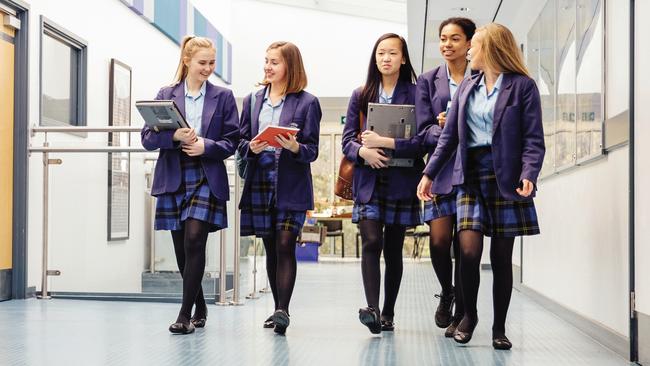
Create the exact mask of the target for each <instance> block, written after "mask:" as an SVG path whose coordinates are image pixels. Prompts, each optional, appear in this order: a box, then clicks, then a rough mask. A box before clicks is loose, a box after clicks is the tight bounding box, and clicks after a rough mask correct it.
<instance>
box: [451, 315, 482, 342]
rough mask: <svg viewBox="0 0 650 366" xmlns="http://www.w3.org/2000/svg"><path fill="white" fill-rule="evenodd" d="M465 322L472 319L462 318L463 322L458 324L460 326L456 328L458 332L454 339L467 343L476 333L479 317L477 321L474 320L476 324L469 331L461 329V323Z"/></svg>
mask: <svg viewBox="0 0 650 366" xmlns="http://www.w3.org/2000/svg"><path fill="white" fill-rule="evenodd" d="M464 322H470V320H468V319H467V318H463V320H461V322H460V323H459V324H458V327H457V328H456V333H454V340H455V341H456V342H458V343H461V344H465V343H467V342H469V341H470V340H471V339H472V335H473V334H474V329H476V325H477V324H478V319H476V322H474V325H473V326H472V327H471V329H470V330H468V331H462V330H460V329H459V328H460V326H461V324H463V323H464Z"/></svg>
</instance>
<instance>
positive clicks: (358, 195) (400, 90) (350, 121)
mask: <svg viewBox="0 0 650 366" xmlns="http://www.w3.org/2000/svg"><path fill="white" fill-rule="evenodd" d="M362 90H363V88H358V89H356V90H354V91H353V92H352V97H350V104H349V105H348V113H347V116H346V117H345V127H344V128H343V139H342V141H341V145H342V147H343V154H344V155H345V158H346V159H348V160H350V161H352V162H355V163H356V164H355V168H354V178H353V181H352V196H353V199H354V202H356V203H368V202H369V201H370V198H371V197H372V193H373V192H374V190H375V181H376V180H377V169H373V168H371V167H370V166H368V165H365V164H364V160H363V158H362V157H361V156H359V149H360V148H361V141H359V140H358V139H357V134H358V133H359V108H360V99H361V91H362ZM375 102H377V101H375ZM392 104H415V85H413V84H411V83H406V82H401V81H400V82H398V83H397V85H396V86H395V90H394V91H393V99H392ZM366 114H367V111H364V115H366ZM364 123H365V121H364ZM364 130H365V126H364ZM393 156H394V157H396V158H413V159H415V164H414V166H413V167H412V168H397V167H391V168H386V169H385V170H386V174H387V176H388V192H389V193H388V196H387V197H386V198H389V199H408V198H412V197H415V195H416V188H417V185H418V183H419V182H420V178H421V177H422V173H421V172H422V168H423V167H424V161H423V160H422V157H423V156H424V150H423V149H422V144H421V141H420V137H419V136H418V135H415V136H413V137H411V138H410V139H395V152H394V155H393Z"/></svg>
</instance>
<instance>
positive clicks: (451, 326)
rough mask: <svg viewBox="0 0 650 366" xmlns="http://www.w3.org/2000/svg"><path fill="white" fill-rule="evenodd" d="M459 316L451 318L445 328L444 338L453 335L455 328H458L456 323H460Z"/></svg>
mask: <svg viewBox="0 0 650 366" xmlns="http://www.w3.org/2000/svg"><path fill="white" fill-rule="evenodd" d="M461 319H462V317H461V318H454V320H452V322H451V324H449V326H448V327H447V329H445V338H452V337H453V336H454V333H456V328H458V324H460V320H461Z"/></svg>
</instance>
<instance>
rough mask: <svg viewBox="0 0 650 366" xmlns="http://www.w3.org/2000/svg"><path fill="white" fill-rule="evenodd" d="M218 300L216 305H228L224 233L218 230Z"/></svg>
mask: <svg viewBox="0 0 650 366" xmlns="http://www.w3.org/2000/svg"><path fill="white" fill-rule="evenodd" d="M219 233H220V236H219V298H218V299H217V302H216V304H217V305H221V306H226V305H230V304H229V303H228V301H226V276H227V275H226V231H225V230H219Z"/></svg>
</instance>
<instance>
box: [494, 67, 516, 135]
mask: <svg viewBox="0 0 650 366" xmlns="http://www.w3.org/2000/svg"><path fill="white" fill-rule="evenodd" d="M510 76H511V74H503V79H502V80H501V90H499V95H498V96H497V102H496V104H495V105H494V121H493V123H492V125H493V127H492V135H493V136H494V132H495V131H496V130H497V127H498V126H499V124H500V123H501V120H502V119H503V112H504V110H505V109H506V105H507V104H508V99H510V93H511V92H512V79H511V78H510Z"/></svg>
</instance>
